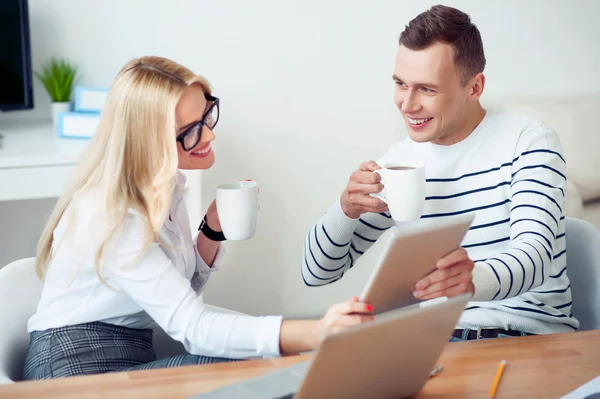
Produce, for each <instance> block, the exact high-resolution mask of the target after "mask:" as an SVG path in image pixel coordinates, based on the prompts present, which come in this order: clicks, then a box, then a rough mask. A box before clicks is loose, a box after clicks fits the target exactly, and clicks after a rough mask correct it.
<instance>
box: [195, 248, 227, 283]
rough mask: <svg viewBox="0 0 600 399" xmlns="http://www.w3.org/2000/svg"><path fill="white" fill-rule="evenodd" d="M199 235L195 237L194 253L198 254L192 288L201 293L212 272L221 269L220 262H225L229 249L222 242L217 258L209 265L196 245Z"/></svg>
mask: <svg viewBox="0 0 600 399" xmlns="http://www.w3.org/2000/svg"><path fill="white" fill-rule="evenodd" d="M197 239H198V237H197V236H196V237H194V255H195V256H196V271H195V272H194V276H193V277H192V280H191V285H192V289H193V290H194V291H195V292H196V293H197V294H198V295H200V293H201V292H202V288H203V287H204V285H205V284H206V282H207V281H208V278H209V277H210V274H211V273H213V272H216V271H217V270H219V264H221V263H222V262H223V258H224V257H225V255H226V254H227V250H226V249H225V246H224V245H223V244H222V243H220V244H219V248H217V254H216V255H215V260H214V261H213V264H212V267H211V266H208V265H207V264H206V262H205V261H204V259H202V256H200V254H199V253H198V248H197V247H196V243H197Z"/></svg>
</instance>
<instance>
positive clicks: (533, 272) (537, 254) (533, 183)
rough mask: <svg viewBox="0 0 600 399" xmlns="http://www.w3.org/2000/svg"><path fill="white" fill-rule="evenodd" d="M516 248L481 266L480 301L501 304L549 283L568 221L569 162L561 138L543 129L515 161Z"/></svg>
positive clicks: (526, 139) (528, 135)
mask: <svg viewBox="0 0 600 399" xmlns="http://www.w3.org/2000/svg"><path fill="white" fill-rule="evenodd" d="M511 173H512V179H511V189H510V201H511V212H510V246H509V248H508V250H507V251H505V252H503V253H501V254H498V255H497V256H493V257H490V258H488V259H486V260H485V261H482V262H478V263H477V264H476V266H475V269H474V270H473V283H474V285H475V297H474V300H501V299H506V298H511V297H514V296H517V295H520V294H523V293H525V292H527V291H529V290H531V289H533V288H536V287H538V286H540V285H541V284H543V283H544V282H545V281H546V280H547V279H548V276H549V273H550V265H551V263H552V261H553V258H554V257H555V256H556V255H555V250H556V249H557V248H556V244H555V241H556V239H557V235H558V234H559V228H560V225H561V218H562V217H563V203H564V199H565V190H566V184H567V181H566V163H565V159H564V158H563V156H562V146H561V144H560V140H559V138H558V135H557V134H556V132H554V131H553V130H551V129H549V128H548V127H546V126H543V125H537V127H536V128H535V129H532V130H528V131H525V132H524V133H522V134H521V136H520V138H519V141H518V143H517V145H516V149H515V153H514V159H513V162H512V171H511Z"/></svg>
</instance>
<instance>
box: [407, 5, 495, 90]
mask: <svg viewBox="0 0 600 399" xmlns="http://www.w3.org/2000/svg"><path fill="white" fill-rule="evenodd" d="M399 42H400V45H401V46H405V47H407V48H409V49H411V50H423V49H425V48H427V47H429V46H430V45H432V44H434V43H436V42H441V43H446V44H449V45H450V46H452V48H454V62H455V64H456V66H457V67H458V68H459V70H460V71H461V73H462V83H463V84H467V82H468V81H469V79H471V78H472V77H473V76H475V75H476V74H478V73H480V72H483V69H484V68H485V54H484V53H483V43H482V41H481V34H480V33H479V29H477V27H476V26H475V25H474V24H473V23H472V22H471V18H470V17H469V15H468V14H466V13H464V12H462V11H460V10H458V9H456V8H452V7H447V6H443V5H437V6H434V7H431V8H430V9H429V10H427V11H425V12H423V13H421V14H419V15H417V16H416V17H415V18H414V19H413V20H412V21H410V22H409V23H408V26H406V27H405V29H404V31H403V32H402V33H401V34H400V40H399Z"/></svg>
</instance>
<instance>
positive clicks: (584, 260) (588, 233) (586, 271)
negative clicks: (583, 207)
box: [565, 217, 600, 330]
mask: <svg viewBox="0 0 600 399" xmlns="http://www.w3.org/2000/svg"><path fill="white" fill-rule="evenodd" d="M565 233H566V240H567V267H568V268H567V275H568V276H569V280H571V295H572V297H573V307H572V310H571V311H572V313H573V316H575V318H577V319H578V320H579V323H580V325H579V329H580V330H598V329H600V232H599V231H598V230H597V229H596V228H595V227H594V226H593V225H592V224H590V223H588V222H586V221H584V220H581V219H575V218H569V217H568V218H567V219H566V226H565Z"/></svg>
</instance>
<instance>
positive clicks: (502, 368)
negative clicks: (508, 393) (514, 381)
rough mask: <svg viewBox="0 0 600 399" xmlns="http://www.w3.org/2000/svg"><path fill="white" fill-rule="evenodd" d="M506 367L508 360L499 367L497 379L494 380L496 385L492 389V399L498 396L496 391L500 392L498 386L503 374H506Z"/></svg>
mask: <svg viewBox="0 0 600 399" xmlns="http://www.w3.org/2000/svg"><path fill="white" fill-rule="evenodd" d="M504 367H506V360H503V361H501V362H500V365H499V366H498V371H497V372H496V378H494V385H492V389H491V390H490V398H492V399H493V398H494V397H495V396H496V391H497V390H498V384H500V379H501V378H502V374H503V373H504Z"/></svg>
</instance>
